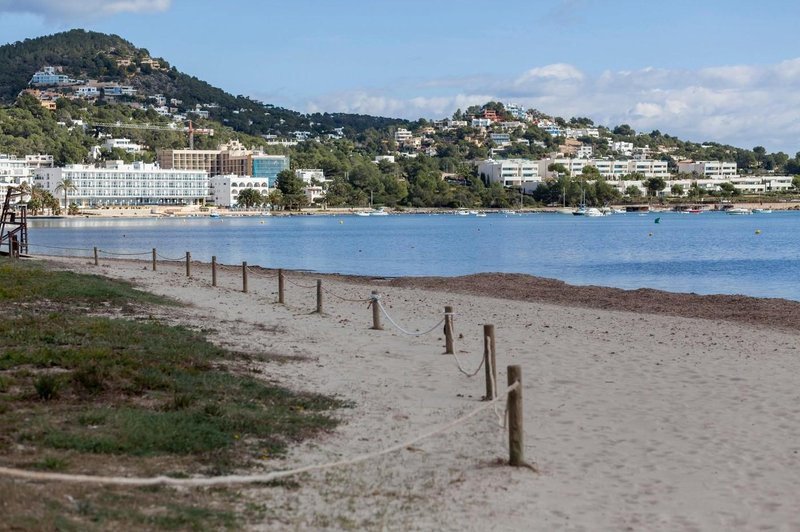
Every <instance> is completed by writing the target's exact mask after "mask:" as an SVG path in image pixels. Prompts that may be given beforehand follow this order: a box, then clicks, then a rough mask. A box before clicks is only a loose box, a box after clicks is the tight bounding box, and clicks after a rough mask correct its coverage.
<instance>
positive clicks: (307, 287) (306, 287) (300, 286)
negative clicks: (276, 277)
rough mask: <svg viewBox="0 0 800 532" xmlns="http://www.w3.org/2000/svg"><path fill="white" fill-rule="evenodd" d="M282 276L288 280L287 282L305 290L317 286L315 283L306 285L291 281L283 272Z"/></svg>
mask: <svg viewBox="0 0 800 532" xmlns="http://www.w3.org/2000/svg"><path fill="white" fill-rule="evenodd" d="M283 278H284V279H286V280H287V281H289V284H293V285H294V286H296V287H298V288H305V289H307V290H311V289H316V288H317V285H313V286H306V285H302V284H300V283H296V282H294V281H292V280H291V279H289V277H288V276H286V274H284V276H283Z"/></svg>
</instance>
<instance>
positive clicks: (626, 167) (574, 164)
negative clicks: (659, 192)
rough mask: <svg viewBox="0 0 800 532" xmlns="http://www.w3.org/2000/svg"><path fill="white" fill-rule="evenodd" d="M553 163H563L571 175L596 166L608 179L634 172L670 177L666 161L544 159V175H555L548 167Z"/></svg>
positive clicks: (645, 175)
mask: <svg viewBox="0 0 800 532" xmlns="http://www.w3.org/2000/svg"><path fill="white" fill-rule="evenodd" d="M553 164H561V165H563V166H564V167H565V168H566V169H567V170H568V171H569V173H570V175H578V174H581V173H582V172H583V168H584V166H594V167H595V168H597V170H598V171H599V172H600V175H602V176H603V177H604V178H606V179H619V178H620V177H622V176H624V175H629V174H633V173H639V174H642V175H643V176H644V177H645V178H650V177H662V178H664V179H667V178H668V177H669V168H668V166H667V162H666V161H656V160H646V161H636V160H609V159H569V158H556V159H542V160H541V167H542V175H543V176H544V177H548V178H552V177H555V172H552V171H550V170H547V168H548V167H550V165H553Z"/></svg>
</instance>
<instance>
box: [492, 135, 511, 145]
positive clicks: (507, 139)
mask: <svg viewBox="0 0 800 532" xmlns="http://www.w3.org/2000/svg"><path fill="white" fill-rule="evenodd" d="M489 138H490V139H491V141H492V142H494V143H495V144H497V145H498V146H508V145H510V144H511V135H509V134H508V133H490V134H489Z"/></svg>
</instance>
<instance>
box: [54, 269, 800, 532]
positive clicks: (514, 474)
mask: <svg viewBox="0 0 800 532" xmlns="http://www.w3.org/2000/svg"><path fill="white" fill-rule="evenodd" d="M52 262H53V263H54V264H56V265H58V266H60V267H64V268H68V269H71V270H74V271H80V272H85V273H100V274H102V275H106V276H109V277H112V278H118V279H127V280H131V281H133V282H134V283H135V284H137V285H138V286H140V287H142V288H143V289H146V290H148V291H152V292H155V293H157V294H162V295H166V296H170V297H173V298H175V299H178V300H180V301H183V302H185V303H188V304H189V306H187V307H185V308H180V309H177V310H176V309H169V310H160V311H159V313H160V314H159V316H158V317H160V318H161V319H164V320H167V321H170V322H173V323H182V324H188V325H191V326H194V327H200V328H203V329H210V330H211V333H210V338H211V339H212V341H214V342H216V343H219V344H220V345H223V346H225V347H229V348H232V349H236V350H241V351H247V352H252V353H268V354H277V355H285V356H288V357H291V358H293V359H296V360H294V361H292V362H289V363H280V362H276V361H267V362H262V361H259V360H258V359H257V358H254V359H253V360H252V361H250V362H248V365H249V367H248V369H249V370H250V371H251V372H252V373H253V374H254V375H259V376H261V377H262V378H264V379H268V380H270V381H274V382H278V383H280V384H282V385H285V386H288V387H290V388H293V389H298V390H309V391H316V392H321V393H325V394H330V395H335V396H338V397H341V398H343V399H347V400H349V401H351V402H352V403H353V408H347V409H343V410H342V411H340V412H339V413H338V415H339V416H340V417H341V418H342V419H343V420H344V423H343V424H342V425H341V426H340V427H339V428H338V429H336V430H335V431H333V432H332V433H329V434H327V435H325V436H324V437H322V438H319V439H317V440H315V441H313V442H311V443H307V444H303V445H300V446H297V447H294V448H293V449H292V451H291V452H290V454H289V456H287V457H285V458H281V459H278V460H276V459H269V460H265V461H264V463H263V466H264V469H263V471H268V470H273V469H287V468H293V467H297V466H304V465H310V464H317V463H324V462H330V461H334V460H339V459H343V458H348V457H352V456H356V455H358V454H361V453H367V452H371V451H378V450H380V449H383V448H385V447H388V446H391V445H394V444H397V443H399V442H403V441H406V440H408V439H410V438H413V437H415V436H417V435H419V434H422V433H424V432H426V431H429V430H432V429H435V428H437V427H440V426H443V425H445V424H447V423H448V422H450V421H452V420H454V419H456V418H458V417H459V416H461V415H463V414H465V413H467V412H469V411H471V410H472V409H474V408H476V407H478V406H480V404H481V402H480V400H481V397H482V395H483V393H484V380H483V379H484V376H483V372H482V371H481V372H479V373H478V375H477V376H475V377H473V378H468V377H467V376H465V375H463V374H462V373H460V372H459V370H458V368H457V365H456V361H455V359H454V357H453V356H449V355H444V354H443V352H444V338H443V335H442V334H441V328H437V330H435V331H434V332H433V333H431V334H427V335H423V336H419V337H415V336H409V335H406V334H404V333H403V332H401V331H399V330H398V329H397V328H395V327H393V326H392V324H390V323H388V322H387V321H386V320H385V319H384V329H385V330H383V331H378V330H371V329H370V326H371V323H372V321H371V320H372V315H371V310H370V309H369V308H368V307H367V305H366V303H364V302H363V301H348V300H363V299H365V298H367V297H369V294H370V291H371V290H378V291H380V293H381V298H382V299H381V301H382V303H383V305H384V306H385V308H386V310H387V312H388V313H389V315H390V316H391V317H392V318H393V319H394V320H395V321H396V322H397V323H398V324H399V325H401V326H402V327H403V328H405V329H407V330H409V331H414V330H419V331H424V330H427V329H429V328H430V327H431V326H433V325H435V324H437V323H438V322H439V320H440V319H441V318H442V313H443V309H444V306H445V305H452V306H453V307H454V310H455V332H456V336H457V337H456V340H455V346H456V351H457V354H458V356H459V358H460V359H461V361H462V363H463V365H464V366H466V367H467V369H474V368H476V367H477V366H478V364H479V362H480V360H481V356H482V352H483V343H482V331H483V325H484V324H487V323H488V324H494V325H495V327H496V331H497V359H498V381H499V383H501V385H504V383H505V382H506V367H507V366H508V365H511V364H519V365H520V366H521V367H522V372H523V387H524V392H523V395H524V424H525V447H524V451H525V455H526V459H527V460H528V461H529V462H531V463H532V464H534V465H535V467H536V468H537V469H538V472H534V471H532V470H531V469H527V468H511V467H508V466H507V465H505V462H506V461H507V459H508V443H507V432H506V431H505V429H503V428H501V427H500V426H498V419H497V417H496V416H495V413H494V412H492V411H491V410H489V411H485V412H482V413H481V414H479V415H478V416H476V417H475V418H472V419H470V420H468V421H467V422H465V423H463V424H461V425H459V426H457V427H455V428H454V429H452V430H450V431H449V432H447V433H445V434H442V435H438V436H434V437H432V438H430V439H426V440H424V441H422V442H420V443H418V444H415V445H414V446H413V447H411V448H409V449H405V450H402V451H398V452H395V453H392V454H389V455H386V456H383V457H380V458H377V459H374V460H369V461H366V462H363V463H360V464H357V465H354V466H347V467H341V468H337V469H332V470H328V471H323V472H316V473H308V474H303V475H302V476H299V477H297V478H295V479H294V480H295V481H296V482H297V483H296V484H291V485H285V486H284V485H280V486H270V487H265V486H258V485H255V486H253V485H245V486H241V487H238V488H237V491H238V492H239V494H240V495H241V497H242V501H243V503H242V504H245V503H249V504H257V505H264V506H265V507H266V508H267V509H268V512H267V514H266V515H267V517H266V518H265V520H264V522H263V523H262V524H261V525H260V526H259V527H257V528H256V529H257V530H305V529H323V530H342V529H356V530H384V529H385V530H476V531H478V530H480V531H483V530H800V512H798V511H797V509H798V508H800V421H799V420H800V350H799V349H798V345H799V344H800V342H798V340H799V339H800V303H795V302H789V301H784V300H759V299H753V298H742V297H738V296H690V295H685V294H667V293H664V292H658V291H653V290H637V291H623V290H616V289H608V288H599V287H569V286H567V285H564V284H563V283H560V282H558V281H549V280H541V279H536V278H533V277H530V276H513V275H500V274H487V275H479V276H470V277H464V278H456V279H442V278H438V279H433V278H426V279H413V278H406V279H369V278H357V277H344V276H335V275H326V276H317V275H310V274H301V273H295V272H289V273H288V274H287V276H288V282H287V285H286V304H285V305H278V304H276V303H275V302H276V300H277V281H276V279H275V278H274V277H273V274H274V272H272V271H267V270H260V269H255V270H253V271H252V272H251V274H250V276H249V292H248V293H243V292H242V291H241V286H242V285H241V269H240V268H239V267H235V266H231V267H228V268H224V269H221V270H220V272H219V286H218V287H216V288H215V287H212V286H211V274H210V268H209V266H208V265H202V264H195V265H193V272H192V277H191V278H187V277H186V275H185V270H184V266H183V264H182V263H163V264H160V265H159V269H158V271H156V272H153V271H150V269H149V263H147V262H137V261H102V262H101V265H100V266H94V264H93V263H91V261H89V260H87V259H65V258H53V259H52ZM317 278H322V279H323V284H324V287H325V289H326V292H325V300H324V305H325V309H324V313H323V314H322V315H319V314H315V313H313V311H314V308H315V289H314V287H313V285H314V283H315V280H316V279H317ZM333 294H335V296H334V295H333ZM336 296H338V297H336ZM499 410H500V412H501V413H502V410H503V405H502V404H501V406H500V409H499ZM248 471H252V470H245V471H242V472H243V473H246V472H248ZM86 472H87V473H109V472H107V471H106V472H97V471H86ZM112 473H113V472H112Z"/></svg>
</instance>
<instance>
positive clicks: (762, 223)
mask: <svg viewBox="0 0 800 532" xmlns="http://www.w3.org/2000/svg"><path fill="white" fill-rule="evenodd" d="M656 217H660V223H655V219H656ZM757 230H760V231H761V233H760V234H756V231H757ZM29 238H30V243H31V252H32V253H34V254H70V253H77V252H75V251H72V252H70V251H67V250H56V249H51V248H44V247H37V246H58V247H66V248H81V249H86V250H87V251H86V254H87V255H88V254H90V253H91V252H90V251H88V250H91V248H92V247H93V246H97V247H99V248H101V249H103V250H108V251H113V252H119V253H136V252H149V250H150V249H152V248H153V247H155V248H157V249H158V252H159V254H161V255H164V256H167V257H176V258H177V257H180V256H182V255H184V253H185V252H186V251H191V253H192V258H194V259H197V260H203V261H210V260H211V256H212V255H216V256H217V260H218V261H220V262H222V263H226V264H240V263H241V262H242V261H247V262H248V263H249V264H251V265H262V266H267V267H282V268H287V269H298V270H310V271H318V272H326V273H333V272H338V273H347V274H360V275H374V276H408V275H412V276H419V275H437V276H439V275H441V276H456V275H463V274H469V273H477V272H514V273H529V274H532V275H538V276H542V277H553V278H556V279H561V280H564V281H567V282H569V283H573V284H595V285H604V286H615V287H620V288H641V287H648V288H659V289H663V290H670V291H675V292H696V293H700V294H712V293H725V294H747V295H752V296H761V297H783V298H787V299H794V300H800V261H798V258H799V257H800V212H775V213H772V214H754V215H751V216H730V215H725V214H721V213H703V214H700V215H688V214H674V213H659V214H648V215H636V214H625V215H613V216H606V217H602V218H584V217H577V216H567V215H558V214H525V215H503V214H489V215H488V216H486V217H475V216H457V215H402V216H383V217H357V216H293V217H281V216H273V217H261V218H220V219H208V218H188V219H181V218H166V219H140V220H139V219H86V218H76V219H72V220H35V221H33V222H32V223H31V229H30V237H29ZM142 258H143V259H147V258H148V257H147V256H142Z"/></svg>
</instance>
